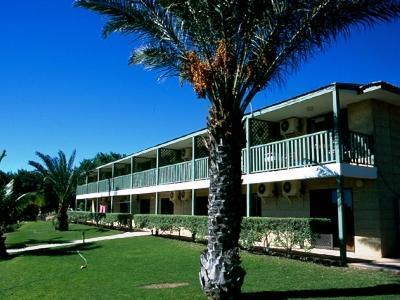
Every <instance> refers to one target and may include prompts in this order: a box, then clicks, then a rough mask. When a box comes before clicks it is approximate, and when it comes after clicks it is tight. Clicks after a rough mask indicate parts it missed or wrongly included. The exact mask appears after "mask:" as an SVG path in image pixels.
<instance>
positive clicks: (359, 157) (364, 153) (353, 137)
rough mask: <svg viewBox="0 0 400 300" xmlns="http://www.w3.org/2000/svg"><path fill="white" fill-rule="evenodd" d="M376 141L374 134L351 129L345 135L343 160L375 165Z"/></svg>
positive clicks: (357, 163)
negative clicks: (374, 140)
mask: <svg viewBox="0 0 400 300" xmlns="http://www.w3.org/2000/svg"><path fill="white" fill-rule="evenodd" d="M373 147H374V143H373V139H372V136H369V135H366V134H362V133H358V132H353V131H350V132H349V133H348V134H347V135H345V136H344V143H343V161H345V162H348V163H351V164H356V165H367V166H373V165H374V163H375V156H374V148H373Z"/></svg>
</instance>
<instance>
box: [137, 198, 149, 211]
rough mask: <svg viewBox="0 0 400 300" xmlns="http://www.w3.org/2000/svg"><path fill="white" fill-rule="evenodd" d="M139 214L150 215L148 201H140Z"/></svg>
mask: <svg viewBox="0 0 400 300" xmlns="http://www.w3.org/2000/svg"><path fill="white" fill-rule="evenodd" d="M139 212H140V213H141V214H149V213H150V199H142V200H140V208H139Z"/></svg>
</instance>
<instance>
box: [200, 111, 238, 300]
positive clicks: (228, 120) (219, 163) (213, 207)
mask: <svg viewBox="0 0 400 300" xmlns="http://www.w3.org/2000/svg"><path fill="white" fill-rule="evenodd" d="M208 130H209V142H208V144H209V145H208V146H209V151H210V165H209V169H210V189H209V198H208V245H207V249H206V250H204V252H203V253H202V254H201V256H200V264H201V269H200V274H199V275H200V282H201V285H202V288H203V290H204V292H205V294H206V295H207V296H208V297H209V298H211V299H237V298H239V297H240V291H241V286H242V284H243V280H244V276H245V271H244V270H243V269H242V267H241V266H240V257H239V247H238V244H239V235H240V224H241V219H242V217H241V215H240V201H241V189H242V179H241V148H242V141H243V126H242V115H241V114H240V113H238V114H236V115H235V114H229V113H224V112H223V111H222V112H221V111H219V112H218V111H217V110H215V109H213V110H211V111H210V117H209V120H208ZM232 133H234V134H232Z"/></svg>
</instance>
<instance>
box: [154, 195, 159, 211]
mask: <svg viewBox="0 0 400 300" xmlns="http://www.w3.org/2000/svg"><path fill="white" fill-rule="evenodd" d="M155 201H156V203H155V206H154V207H155V212H154V213H155V214H156V215H158V192H156V200H155Z"/></svg>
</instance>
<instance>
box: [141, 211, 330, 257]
mask: <svg viewBox="0 0 400 300" xmlns="http://www.w3.org/2000/svg"><path fill="white" fill-rule="evenodd" d="M134 222H135V227H138V228H148V229H154V230H156V232H158V231H163V232H165V231H173V230H181V229H186V230H188V231H190V232H191V234H192V238H193V239H196V240H201V239H204V238H205V237H206V236H207V217H206V216H181V215H134ZM326 224H329V220H328V219H313V218H269V217H250V218H243V220H242V225H241V227H242V228H241V234H240V243H241V246H242V247H244V248H246V249H251V248H252V247H254V245H255V243H256V242H262V241H264V247H265V248H266V250H267V251H269V249H270V247H271V245H272V244H273V245H274V246H277V247H281V248H283V249H284V250H285V251H286V253H287V254H288V255H289V256H291V253H292V249H293V247H295V246H298V247H301V248H303V249H305V250H309V249H310V247H311V245H312V241H313V240H314V239H315V238H316V235H317V229H318V228H320V227H323V226H325V227H326Z"/></svg>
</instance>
